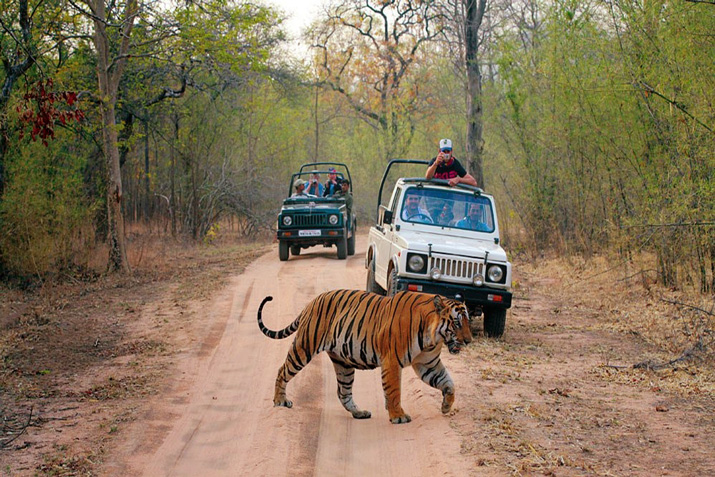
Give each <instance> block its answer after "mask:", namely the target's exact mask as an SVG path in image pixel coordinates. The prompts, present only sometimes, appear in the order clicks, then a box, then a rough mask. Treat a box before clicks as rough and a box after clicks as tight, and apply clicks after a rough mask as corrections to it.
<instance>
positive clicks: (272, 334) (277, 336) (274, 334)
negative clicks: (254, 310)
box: [258, 296, 300, 340]
mask: <svg viewBox="0 0 715 477" xmlns="http://www.w3.org/2000/svg"><path fill="white" fill-rule="evenodd" d="M272 300H273V297H272V296H267V297H265V298H264V299H263V301H262V302H261V306H259V307H258V327H259V328H260V329H261V332H262V333H263V334H264V335H266V336H268V337H269V338H271V339H274V340H282V339H283V338H287V337H289V336H290V335H292V334H293V333H295V332H296V330H297V329H298V323H300V316H298V318H296V319H295V321H293V323H291V324H290V325H288V326H286V327H285V328H283V329H282V330H280V331H273V330H269V329H268V328H266V325H264V324H263V318H262V315H263V305H265V304H266V303H267V302H269V301H272Z"/></svg>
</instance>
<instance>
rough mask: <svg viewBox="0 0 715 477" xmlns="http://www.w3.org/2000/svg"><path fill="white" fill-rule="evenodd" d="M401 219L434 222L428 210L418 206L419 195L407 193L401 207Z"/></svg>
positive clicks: (426, 222)
mask: <svg viewBox="0 0 715 477" xmlns="http://www.w3.org/2000/svg"><path fill="white" fill-rule="evenodd" d="M402 220H409V221H410V222H422V223H424V224H432V223H434V221H433V220H432V217H430V215H429V212H427V211H426V210H425V209H423V208H422V207H420V196H418V195H414V194H413V195H408V196H407V198H406V199H405V205H404V207H403V209H402Z"/></svg>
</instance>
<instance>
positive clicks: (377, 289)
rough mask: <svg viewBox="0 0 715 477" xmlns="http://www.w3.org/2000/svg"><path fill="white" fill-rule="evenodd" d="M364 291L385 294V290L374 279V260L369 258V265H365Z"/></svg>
mask: <svg viewBox="0 0 715 477" xmlns="http://www.w3.org/2000/svg"><path fill="white" fill-rule="evenodd" d="M365 291H367V292H370V293H377V294H378V295H382V296H385V290H383V289H382V287H381V286H380V285H378V284H377V282H376V281H375V261H374V260H371V261H370V265H368V267H367V284H366V285H365Z"/></svg>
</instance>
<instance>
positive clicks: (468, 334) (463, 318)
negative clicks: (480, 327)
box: [434, 295, 472, 354]
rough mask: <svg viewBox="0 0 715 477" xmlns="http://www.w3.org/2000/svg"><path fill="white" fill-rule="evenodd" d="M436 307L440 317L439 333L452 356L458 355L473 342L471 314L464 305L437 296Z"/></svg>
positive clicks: (435, 298)
mask: <svg viewBox="0 0 715 477" xmlns="http://www.w3.org/2000/svg"><path fill="white" fill-rule="evenodd" d="M434 307H435V310H436V311H437V314H438V315H439V317H440V321H441V323H440V326H439V333H440V335H441V336H442V338H443V339H444V342H445V343H446V344H447V349H449V352H450V353H451V354H457V353H459V352H460V351H461V350H462V346H464V345H466V344H469V343H471V342H472V329H471V327H470V326H469V312H468V311H467V307H466V305H465V304H464V303H462V302H461V301H457V300H452V299H449V298H445V297H443V296H440V295H437V296H435V297H434Z"/></svg>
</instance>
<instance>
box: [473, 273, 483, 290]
mask: <svg viewBox="0 0 715 477" xmlns="http://www.w3.org/2000/svg"><path fill="white" fill-rule="evenodd" d="M472 283H473V284H474V286H475V287H480V286H482V285H484V275H482V274H481V273H476V274H475V275H474V276H473V277H472Z"/></svg>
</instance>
